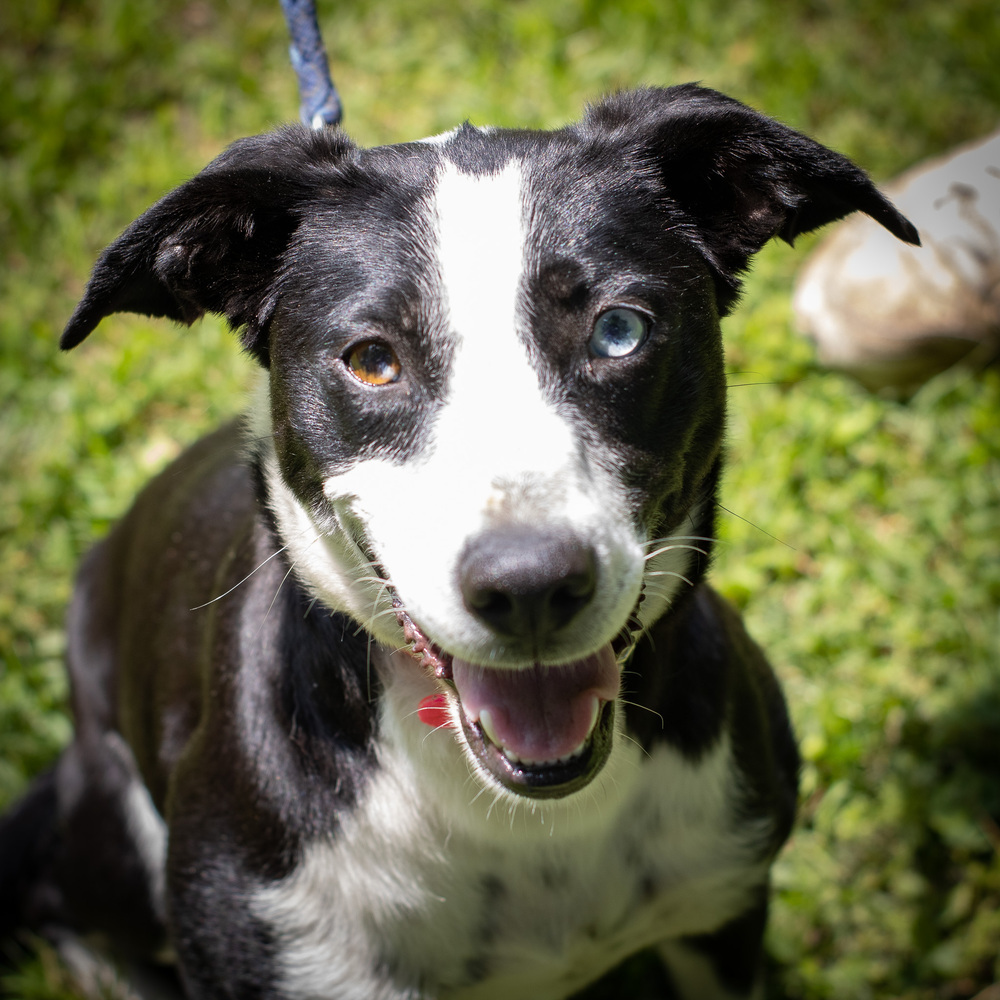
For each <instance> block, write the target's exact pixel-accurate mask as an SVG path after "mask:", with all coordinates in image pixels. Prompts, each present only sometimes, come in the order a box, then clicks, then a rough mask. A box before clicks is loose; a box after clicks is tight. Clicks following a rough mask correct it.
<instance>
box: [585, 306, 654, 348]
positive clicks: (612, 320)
mask: <svg viewBox="0 0 1000 1000" xmlns="http://www.w3.org/2000/svg"><path fill="white" fill-rule="evenodd" d="M646 331H647V325H646V318H645V317H644V316H641V315H640V314H639V313H637V312H634V311H633V310H631V309H609V310H608V311H607V312H605V313H601V315H600V316H598V317H597V322H596V323H594V332H593V333H592V334H591V335H590V350H591V351H592V352H593V353H594V354H596V355H597V356H598V357H599V358H624V357H625V356H626V355H628V354H632V353H634V352H635V351H637V350H638V349H639V348H640V347H641V346H642V342H643V341H644V340H645V339H646Z"/></svg>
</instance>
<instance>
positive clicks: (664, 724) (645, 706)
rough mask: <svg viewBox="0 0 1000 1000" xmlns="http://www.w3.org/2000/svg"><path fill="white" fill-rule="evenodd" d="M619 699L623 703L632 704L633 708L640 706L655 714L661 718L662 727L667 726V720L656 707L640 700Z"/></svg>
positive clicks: (645, 710) (639, 707) (644, 710)
mask: <svg viewBox="0 0 1000 1000" xmlns="http://www.w3.org/2000/svg"><path fill="white" fill-rule="evenodd" d="M619 701H621V703H622V704H623V705H631V706H632V707H633V708H638V709H641V710H642V711H643V712H649V713H650V714H651V715H655V716H656V717H657V718H658V719H659V720H660V729H665V728H666V721H665V720H664V718H663V716H662V715H661V714H660V713H659V712H657V711H656V709H655V708H650V707H649V706H648V705H643V704H641V703H640V702H638V701H629V700H628V699H627V698H619Z"/></svg>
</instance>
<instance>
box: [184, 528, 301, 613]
mask: <svg viewBox="0 0 1000 1000" xmlns="http://www.w3.org/2000/svg"><path fill="white" fill-rule="evenodd" d="M289 545H291V543H289V544H288V545H282V546H281V548H280V549H278V550H277V551H275V552H272V553H271V554H270V555H269V556H268V557H267V558H266V559H263V560H262V561H261V562H260V563H259V564H258V565H257V566H255V567H254V568H253V569H252V570H250V572H249V573H247V575H246V576H245V577H243V579H242V580H240V581H239V582H238V583H234V584H233V585H232V586H231V587H230V588H229V589H228V590H227V591H226V592H225V593H223V594H219V596H218V597H213V598H212V599H211V600H210V601H205V603H204V604H198V605H196V606H195V607H193V608H188V611H201V610H202V608H207V607H208V606H209V605H210V604H215V603H216V601H221V600H222V599H223V598H224V597H228V596H229V595H230V594H232V593H233V592H234V591H236V590H238V589H239V588H240V587H242V586H243V584H244V583H246V582H247V580H249V579H250V577H252V576H253V575H254V574H255V573H257V572H259V571H260V570H262V569H263V568H264V567H265V566H266V565H267V564H268V563H269V562H270V561H271V560H272V559H275V558H276V557H277V556H280V555H281V554H282V552H284V551H286V549H288V548H289Z"/></svg>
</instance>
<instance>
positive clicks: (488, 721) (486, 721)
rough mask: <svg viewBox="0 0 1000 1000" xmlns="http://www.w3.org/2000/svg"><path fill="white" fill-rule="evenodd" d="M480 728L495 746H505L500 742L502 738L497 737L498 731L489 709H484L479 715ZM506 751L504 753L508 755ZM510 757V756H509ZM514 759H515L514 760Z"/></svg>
mask: <svg viewBox="0 0 1000 1000" xmlns="http://www.w3.org/2000/svg"><path fill="white" fill-rule="evenodd" d="M479 728H480V729H482V731H483V732H484V733H485V734H486V735H487V736H488V737H489V740H490V742H491V743H492V744H494V746H498V747H502V746H503V744H502V743H501V742H500V737H499V736H497V731H496V729H495V728H494V726H493V714H492V713H491V712H490V710H489V709H488V708H484V709H483V710H482V711H481V712H480V713H479ZM506 752H507V751H506V749H505V750H504V753H506ZM508 756H510V754H508ZM512 759H513V758H512Z"/></svg>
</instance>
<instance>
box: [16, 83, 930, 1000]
mask: <svg viewBox="0 0 1000 1000" xmlns="http://www.w3.org/2000/svg"><path fill="white" fill-rule="evenodd" d="M855 209H860V210H861V211H864V212H867V213H868V214H869V215H871V216H872V217H874V218H875V219H877V220H878V221H879V222H880V223H882V224H883V225H884V226H885V227H886V228H887V229H889V230H890V231H891V232H893V233H894V234H895V235H896V236H898V237H899V238H901V239H903V240H907V241H909V242H915V241H916V239H917V236H916V232H915V230H914V229H913V227H912V226H911V225H910V224H909V223H908V222H907V221H906V220H905V219H904V218H902V217H901V216H900V215H899V214H898V213H897V212H896V211H895V210H894V209H893V208H892V206H891V205H890V204H888V203H887V202H886V201H885V199H884V198H883V197H882V196H881V195H880V194H879V193H878V191H877V190H876V189H875V188H874V187H873V186H872V184H871V183H870V181H869V180H868V179H867V177H866V176H865V174H864V173H863V172H862V171H861V170H859V169H858V168H857V167H855V166H854V165H853V164H851V163H850V162H849V161H847V160H846V159H844V158H843V157H841V156H839V155H837V154H835V153H833V152H831V151H830V150H828V149H826V148H824V147H823V146H820V145H818V144H817V143H815V142H813V141H812V140H810V139H807V138H806V137H804V136H802V135H800V134H798V133H796V132H793V131H791V130H789V129H788V128H785V127H784V126H782V125H779V124H777V123H776V122H774V121H772V120H770V119H768V118H765V117H763V116H761V115H759V114H757V113H756V112H754V111H751V110H750V109H748V108H746V107H744V106H743V105H741V104H739V103H737V102H735V101H733V100H731V99H729V98H726V97H723V96H722V95H720V94H717V93H714V92H712V91H709V90H704V89H701V88H699V87H696V86H693V85H691V86H682V87H675V88H672V89H667V90H658V89H648V90H638V91H634V92H628V93H622V94H619V95H617V96H614V97H611V98H609V99H606V100H604V101H602V102H600V103H598V104H596V105H594V106H593V107H591V108H590V109H589V110H588V111H587V113H586V115H585V116H584V118H583V120H582V121H581V122H579V123H578V124H575V125H572V126H569V127H567V128H564V129H560V130H557V131H553V132H537V131H517V130H505V129H489V128H486V129H479V128H474V127H472V126H470V125H463V126H462V127H460V128H458V129H456V130H455V131H453V132H450V133H448V134H445V135H441V136H437V137H435V138H432V139H427V140H424V141H422V142H415V143H406V144H402V145H398V146H389V147H385V148H377V149H367V150H366V149H359V148H357V147H356V146H354V145H353V144H352V143H351V142H350V141H349V140H348V139H347V138H346V137H345V136H344V135H343V134H342V133H341V132H339V131H326V132H322V133H316V132H310V131H307V130H305V129H302V128H287V129H284V130H281V131H278V132H276V133H274V134H271V135H265V136H261V137H257V138H252V139H247V140H244V141H241V142H238V143H236V144H235V145H234V146H232V147H231V148H230V149H229V150H227V151H226V152H225V153H223V154H222V156H220V157H219V158H218V159H217V160H215V161H214V162H213V163H212V164H211V165H209V166H208V167H207V168H206V169H205V170H204V171H203V172H202V173H201V174H199V175H198V176H197V177H195V178H194V179H193V180H191V181H189V182H188V183H186V184H184V185H183V186H181V187H180V188H178V189H177V190H176V191H174V192H172V193H171V194H169V195H167V197H165V198H164V199H163V200H162V201H160V202H159V203H158V204H156V205H154V206H153V207H152V208H151V209H150V210H149V211H148V212H146V214H145V215H143V216H142V217H141V218H140V219H138V220H137V221H136V222H135V223H133V224H132V226H130V227H129V228H128V229H127V230H126V231H125V233H124V234H123V235H122V236H121V237H119V239H118V240H116V241H115V242H114V243H113V244H112V245H111V246H110V247H109V248H108V249H107V250H106V251H105V253H104V255H103V256H102V257H101V259H100V261H99V262H98V264H97V267H96V270H95V272H94V275H93V278H92V280H91V282H90V285H89V286H88V288H87V292H86V295H85V297H84V299H83V301H82V302H81V303H80V305H79V307H78V309H77V311H76V313H75V314H74V316H73V318H72V319H71V320H70V322H69V325H68V326H67V328H66V331H65V334H64V336H63V341H62V344H63V347H65V348H71V347H74V346H76V345H77V344H79V343H80V341H82V340H83V339H84V338H85V337H86V336H87V335H88V334H89V333H90V332H91V331H92V330H93V329H94V327H95V326H96V325H97V324H98V323H99V322H100V320H101V319H102V317H104V316H107V315H108V314H110V313H113V312H117V311H132V312H139V313H146V314H150V315H154V316H166V317H170V318H172V319H175V320H180V321H182V322H185V323H190V322H192V321H193V320H195V319H196V318H198V317H199V316H201V315H202V314H203V313H204V312H206V311H208V312H216V313H221V314H223V315H225V316H226V317H228V319H229V321H230V323H231V324H232V325H233V326H234V327H237V328H240V329H241V330H242V334H241V336H242V341H243V345H244V347H245V348H246V350H247V351H249V352H250V354H252V355H253V356H254V357H255V358H256V359H257V360H258V361H259V362H260V364H261V365H262V367H263V368H264V369H265V370H266V372H267V390H266V394H264V393H262V395H261V398H260V400H259V403H258V405H257V406H256V407H255V408H254V410H253V413H252V415H251V416H249V417H248V418H247V420H246V422H245V423H244V424H241V425H234V426H230V427H226V428H223V429H222V430H220V431H218V432H216V433H215V434H214V435H212V436H211V437H209V438H207V439H205V440H203V441H201V442H200V443H198V444H196V445H195V446H194V447H193V448H192V449H191V450H190V451H188V452H187V453H186V454H185V455H183V456H182V457H181V458H180V459H179V460H178V461H177V462H175V463H174V464H173V465H172V466H170V467H169V468H168V469H167V470H166V472H164V473H163V474H162V475H160V476H159V477H158V478H157V479H156V480H154V481H153V483H151V484H150V486H149V487H148V488H147V489H146V490H145V491H144V492H143V493H142V494H141V496H140V497H139V499H138V500H137V502H136V504H135V506H134V507H133V509H132V510H131V512H130V513H129V514H128V515H127V516H126V517H125V519H124V520H123V521H122V522H121V524H119V525H118V527H117V528H115V529H114V531H112V533H111V535H110V536H109V537H108V538H107V539H106V540H105V541H104V542H102V543H101V544H100V545H99V546H98V547H97V548H96V549H95V550H94V551H93V553H92V554H91V555H90V557H89V558H88V559H87V561H86V562H85V564H84V566H83V568H82V571H81V573H80V578H79V583H78V587H77V590H76V596H75V599H74V602H73V605H72V609H71V612H70V618H69V666H70V671H71V675H72V684H73V688H72V689H73V708H74V711H75V715H76V737H75V740H74V742H73V744H72V745H71V746H70V747H69V748H68V750H67V751H66V752H65V754H64V755H63V756H62V758H61V759H60V761H59V763H58V765H57V767H56V769H55V770H54V771H53V772H52V773H51V774H50V775H49V776H47V777H44V778H42V779H40V780H39V782H38V783H37V784H36V786H35V788H34V791H33V792H31V793H30V794H29V796H28V798H27V799H26V800H25V801H24V802H23V803H22V805H21V806H20V807H19V808H17V809H16V810H15V811H14V812H13V813H12V814H11V815H10V816H9V817H8V819H7V821H6V824H5V826H4V828H3V834H2V837H3V840H2V843H3V845H4V850H5V852H6V856H5V860H4V870H5V871H6V875H5V880H6V884H5V885H4V886H3V887H2V888H3V889H4V890H5V896H6V898H5V902H4V904H3V905H4V906H5V907H8V908H9V907H10V906H11V905H13V903H14V900H15V896H16V897H17V901H18V902H17V906H18V907H19V909H18V910H17V912H16V913H15V914H13V915H11V913H10V911H8V913H7V914H6V920H7V923H8V925H9V924H11V923H13V922H15V921H24V922H28V923H33V924H34V925H35V926H36V927H43V928H49V929H51V928H52V927H54V926H57V925H62V926H65V927H70V928H73V929H75V930H78V931H81V932H82V931H86V932H93V931H98V932H102V933H103V934H105V935H106V937H107V938H108V939H110V940H111V941H112V942H114V946H115V947H117V948H118V949H120V950H125V951H128V950H131V951H132V952H133V953H144V954H149V955H153V954H157V953H158V952H162V951H171V952H172V953H173V954H174V955H175V956H176V961H177V963H178V967H179V970H180V974H181V978H182V980H183V984H184V988H185V990H186V993H187V995H188V996H189V997H192V998H221V997H230V998H239V1000H249V998H255V997H256V998H262V997H269V998H287V1000H291V998H301V1000H306V998H309V1000H321V998H322V1000H334V998H344V1000H418V998H420V1000H424V998H438V997H440V998H445V997H448V998H455V1000H480V998H481V1000H487V998H502V1000H556V998H563V997H569V996H571V995H574V994H577V993H579V992H580V991H583V990H585V989H586V988H587V987H588V986H589V985H590V984H595V983H596V986H595V987H593V989H596V990H598V991H601V990H603V991H604V992H603V993H602V994H601V995H607V996H625V995H627V996H636V997H638V996H675V995H676V996H680V997H684V998H688V1000H707V998H714V997H747V996H753V995H755V994H756V993H757V992H759V988H760V986H759V968H758V966H759V950H760V940H761V935H762V932H763V927H764V922H765V915H766V909H767V887H768V871H769V866H770V864H771V861H772V859H773V858H774V855H775V853H776V851H777V850H778V848H779V847H780V845H781V844H782V843H783V842H784V840H785V838H786V837H787V835H788V832H789V829H790V827H791V825H792V819H793V813H794V808H795V798H796V771H797V766H798V765H797V755H796V748H795V743H794V740H793V737H792V734H791V731H790V728H789V724H788V719H787V716H786V712H785V706H784V703H783V700H782V696H781V694H780V691H779V688H778V685H777V682H776V680H775V678H774V676H773V675H772V673H771V670H770V668H769V667H768V665H767V663H766V661H765V660H764V658H763V656H762V654H761V653H760V651H759V650H758V648H757V647H756V646H755V645H754V644H753V642H752V641H751V639H750V638H749V637H748V636H747V634H746V632H745V631H744V629H743V627H742V625H741V623H740V621H739V619H738V617H737V615H736V614H735V612H733V611H732V610H731V609H730V608H729V607H728V606H727V605H726V604H725V603H724V602H723V601H722V600H721V599H720V598H719V597H718V596H716V595H715V594H714V593H713V591H712V590H711V589H710V588H709V587H708V585H707V584H705V583H704V582H702V578H703V575H704V572H705V568H706V564H707V563H708V560H709V555H710V552H711V547H712V533H713V531H712V529H713V518H714V515H715V495H716V489H717V484H718V480H719V471H720V466H721V463H722V451H723V426H724V412H725V400H726V378H725V374H724V369H723V353H722V347H721V342H720V332H719V318H720V316H724V315H725V314H726V313H727V312H728V311H729V310H730V309H731V308H732V307H733V305H734V303H735V301H736V298H737V295H738V289H739V280H738V275H739V274H740V272H742V271H743V270H744V269H745V268H746V266H747V263H748V260H749V258H750V256H751V255H752V254H753V253H754V252H755V251H757V250H758V249H760V247H761V246H762V245H763V244H764V243H765V242H766V241H767V240H769V239H770V238H771V237H772V236H775V235H779V236H781V237H783V238H784V239H786V240H789V241H791V240H792V239H793V238H794V237H795V236H796V235H797V234H798V233H802V232H805V231H807V230H811V229H813V228H815V227H817V226H820V225H822V224H823V223H826V222H829V221H831V220H833V219H837V218H839V217H841V216H843V215H845V214H847V213H849V212H851V211H853V210H855ZM15 868H16V872H15V871H14V869H15ZM14 889H16V892H15V891H13V890H14ZM7 890H10V891H7ZM640 953H642V955H643V957H642V959H641V963H640V962H637V961H635V960H632V956H636V955H639V954H640ZM651 956H655V958H653V957H651ZM640 965H641V971H642V973H643V974H644V975H645V976H646V980H645V982H644V983H643V984H642V985H636V982H635V980H636V977H637V976H638V973H637V971H636V970H637V969H639V968H640ZM626 975H628V976H630V977H632V978H631V979H630V980H628V982H629V983H630V985H624V984H625V982H626V980H625V979H624V978H623V977H625V976H626ZM587 995H597V994H595V993H588V994H587Z"/></svg>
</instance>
